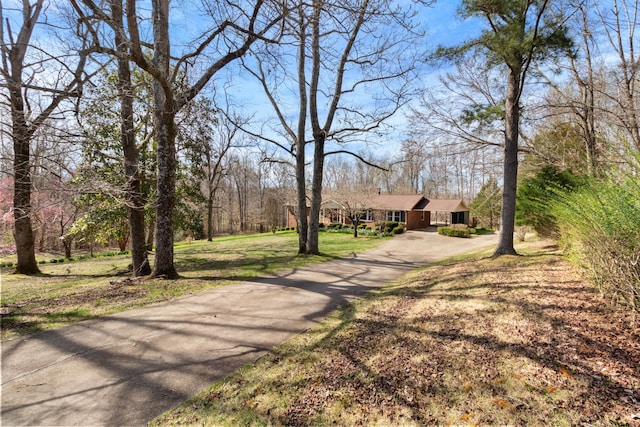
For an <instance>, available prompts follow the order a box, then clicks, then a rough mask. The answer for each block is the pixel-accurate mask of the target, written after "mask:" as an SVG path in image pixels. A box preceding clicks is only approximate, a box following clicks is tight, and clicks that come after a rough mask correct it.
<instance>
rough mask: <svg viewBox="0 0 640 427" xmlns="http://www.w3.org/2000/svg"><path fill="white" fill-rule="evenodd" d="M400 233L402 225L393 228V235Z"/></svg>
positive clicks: (402, 229)
mask: <svg viewBox="0 0 640 427" xmlns="http://www.w3.org/2000/svg"><path fill="white" fill-rule="evenodd" d="M402 233H404V226H403V225H399V226H397V227H394V228H393V234H402Z"/></svg>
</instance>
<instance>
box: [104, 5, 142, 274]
mask: <svg viewBox="0 0 640 427" xmlns="http://www.w3.org/2000/svg"><path fill="white" fill-rule="evenodd" d="M111 13H112V17H113V19H114V22H116V23H117V24H118V25H119V27H120V29H122V31H123V32H124V25H122V2H121V1H120V0H116V1H112V2H111ZM115 43H116V49H117V50H118V51H120V52H123V53H124V54H127V47H126V44H125V40H124V39H123V37H122V35H121V33H120V32H118V31H116V32H115ZM118 94H119V96H120V140H121V142H122V149H123V152H124V174H125V180H126V188H125V194H126V196H125V197H126V200H127V212H128V214H129V232H130V235H131V263H132V266H133V270H132V274H133V276H134V277H135V276H146V275H148V274H150V273H151V267H150V265H149V259H148V257H147V248H146V242H145V228H144V205H145V197H144V194H143V193H142V190H141V184H140V173H139V163H140V153H139V150H138V147H137V146H136V131H135V127H134V120H133V85H132V84H131V69H130V66H129V61H128V60H126V59H123V58H119V59H118Z"/></svg>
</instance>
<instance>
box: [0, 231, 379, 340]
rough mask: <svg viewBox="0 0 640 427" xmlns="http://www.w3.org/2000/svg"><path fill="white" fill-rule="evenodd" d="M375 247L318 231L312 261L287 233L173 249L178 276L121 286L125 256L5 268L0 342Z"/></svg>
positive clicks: (126, 274) (371, 241)
mask: <svg viewBox="0 0 640 427" xmlns="http://www.w3.org/2000/svg"><path fill="white" fill-rule="evenodd" d="M382 242H383V239H380V238H377V239H376V238H358V239H354V238H353V237H351V236H348V235H340V234H326V233H322V234H321V235H320V250H321V251H322V255H320V256H304V255H298V254H297V248H298V235H297V234H296V233H295V232H293V231H281V232H277V233H275V234H273V233H264V234H257V235H255V234H254V235H240V236H224V237H219V238H214V240H213V241H212V242H208V241H195V242H191V243H186V242H185V243H178V244H176V247H175V265H176V268H177V270H178V273H179V274H180V276H181V277H180V279H178V280H162V279H152V280H151V279H149V280H141V281H136V282H127V281H126V279H128V278H129V276H130V273H129V272H128V270H127V266H128V265H129V264H130V262H131V259H130V256H129V255H128V254H118V253H114V252H110V253H108V255H109V256H103V257H97V258H87V259H82V260H78V261H74V262H64V263H60V262H55V263H51V262H47V263H45V264H41V265H40V266H39V267H40V270H41V272H42V274H40V275H38V276H23V275H15V274H9V273H10V272H11V270H10V269H3V270H2V273H1V276H0V281H1V284H2V287H1V291H0V310H1V313H2V325H1V328H2V329H1V330H2V339H3V340H4V339H8V338H11V337H15V336H19V335H24V334H29V333H33V332H37V331H40V330H43V329H51V328H57V327H61V326H65V325H68V324H71V323H74V322H77V321H79V320H84V319H87V318H91V317H95V316H100V315H105V314H110V313H115V312H118V311H122V310H126V309H129V308H133V307H139V306H143V305H146V304H152V303H155V302H160V301H165V300H168V299H171V298H176V297H180V296H183V295H187V294H190V293H195V292H200V291H202V290H205V289H212V288H215V287H218V286H223V285H226V284H229V283H232V282H233V281H236V280H242V279H248V278H252V277H257V276H264V275H268V274H270V273H275V272H277V271H281V270H284V269H291V268H295V267H299V266H302V265H306V264H310V263H316V262H322V261H326V260H330V259H335V258H340V257H345V256H350V255H352V254H353V253H360V252H363V251H366V250H368V249H371V248H373V247H375V246H377V245H379V244H380V243H382ZM51 259H56V258H51ZM151 262H153V258H152V259H151Z"/></svg>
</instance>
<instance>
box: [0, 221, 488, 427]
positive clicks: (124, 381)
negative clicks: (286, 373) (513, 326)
mask: <svg viewBox="0 0 640 427" xmlns="http://www.w3.org/2000/svg"><path fill="white" fill-rule="evenodd" d="M496 243H497V236H495V235H485V236H477V237H473V238H472V239H454V238H447V237H443V236H439V235H438V234H436V233H435V232H433V231H430V232H427V231H410V232H407V233H405V234H402V235H398V236H396V237H394V238H393V239H391V240H389V241H388V242H385V243H384V244H383V245H382V246H380V247H379V248H377V249H374V250H372V251H369V252H367V253H365V254H361V255H358V256H354V257H350V258H348V259H342V260H336V261H331V262H328V263H323V264H317V265H312V266H308V267H305V268H299V269H296V270H293V271H288V272H285V273H283V274H281V275H278V276H274V277H268V278H264V279H255V280H253V281H247V282H241V283H237V284H234V285H231V286H226V287H222V288H217V289H213V290H210V291H206V292H202V293H198V294H196V295H191V296H187V297H183V298H180V299H178V300H173V301H169V302H166V303H161V304H156V305H153V306H148V307H143V308H139V309H135V310H129V311H126V312H123V313H119V314H115V315H111V316H106V317H102V318H99V319H94V320H89V321H85V322H81V323H78V324H75V325H72V326H68V327H65V328H61V329H57V330H52V331H45V332H40V333H37V334H33V335H30V336H27V337H23V338H19V339H14V340H10V341H7V342H4V343H2V360H1V363H2V370H1V373H2V389H1V391H0V393H2V397H1V401H2V407H1V412H0V416H1V418H0V422H1V425H2V426H12V425H29V426H35V425H48V426H51V425H65V426H70V425H82V426H85V425H92V426H93V425H108V426H122V425H127V426H129V425H144V424H146V423H147V422H148V421H150V420H151V419H153V418H154V417H156V416H158V415H160V414H161V413H163V412H164V411H166V410H168V409H171V408H173V407H175V406H177V405H179V404H180V403H181V402H183V401H184V400H186V399H188V398H189V397H191V396H193V395H195V394H196V393H198V392H199V391H201V390H203V389H205V388H206V387H207V386H208V385H210V384H211V383H212V382H214V381H216V380H218V379H220V378H223V377H224V376H226V375H228V374H230V373H232V372H233V371H235V370H236V369H238V368H240V367H241V366H242V365H244V364H246V363H249V362H252V361H254V360H256V359H257V358H258V357H260V356H261V355H263V354H265V353H266V352H269V351H270V350H271V349H272V348H273V347H274V346H275V345H277V344H279V343H282V342H284V341H286V340H287V339H289V338H291V337H292V336H294V335H295V334H298V333H300V332H302V331H304V330H306V329H308V328H309V327H311V326H312V325H313V324H315V323H317V322H319V321H320V320H321V319H323V318H324V317H325V316H326V315H327V314H328V313H329V312H331V311H332V310H334V309H335V308H337V307H340V306H343V305H345V304H346V303H348V302H349V301H351V300H352V299H354V298H356V297H358V296H360V295H362V294H364V293H365V292H367V291H369V290H371V289H373V288H376V287H378V286H381V285H383V284H384V283H386V282H388V281H390V280H393V279H395V278H396V277H399V276H400V275H402V274H404V273H406V272H407V271H409V270H411V269H414V268H416V267H419V266H421V265H424V264H426V263H428V262H433V261H436V260H440V259H442V258H445V257H448V256H451V255H454V254H458V253H463V252H468V251H472V250H475V249H477V248H480V247H484V246H488V245H493V244H496Z"/></svg>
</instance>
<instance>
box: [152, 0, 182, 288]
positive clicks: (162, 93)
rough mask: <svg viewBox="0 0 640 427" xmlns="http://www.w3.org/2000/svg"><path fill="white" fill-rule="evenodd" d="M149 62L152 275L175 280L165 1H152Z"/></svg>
mask: <svg viewBox="0 0 640 427" xmlns="http://www.w3.org/2000/svg"><path fill="white" fill-rule="evenodd" d="M152 10H153V36H154V53H153V64H154V66H155V67H156V69H157V70H158V71H159V72H160V73H161V75H160V76H159V78H156V79H155V80H154V83H153V98H154V108H155V111H154V123H155V128H156V141H157V144H158V149H157V163H158V181H157V194H158V198H157V206H156V259H155V268H154V272H153V275H154V276H155V277H166V278H168V279H175V278H177V277H178V272H177V271H176V269H175V267H174V265H173V239H174V236H173V232H174V215H175V212H174V211H175V205H176V146H175V139H176V131H175V114H176V112H175V111H174V110H175V107H174V105H175V103H174V100H173V90H172V88H171V83H170V79H169V74H170V69H169V60H170V50H171V49H170V46H171V45H170V40H169V0H153V1H152Z"/></svg>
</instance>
